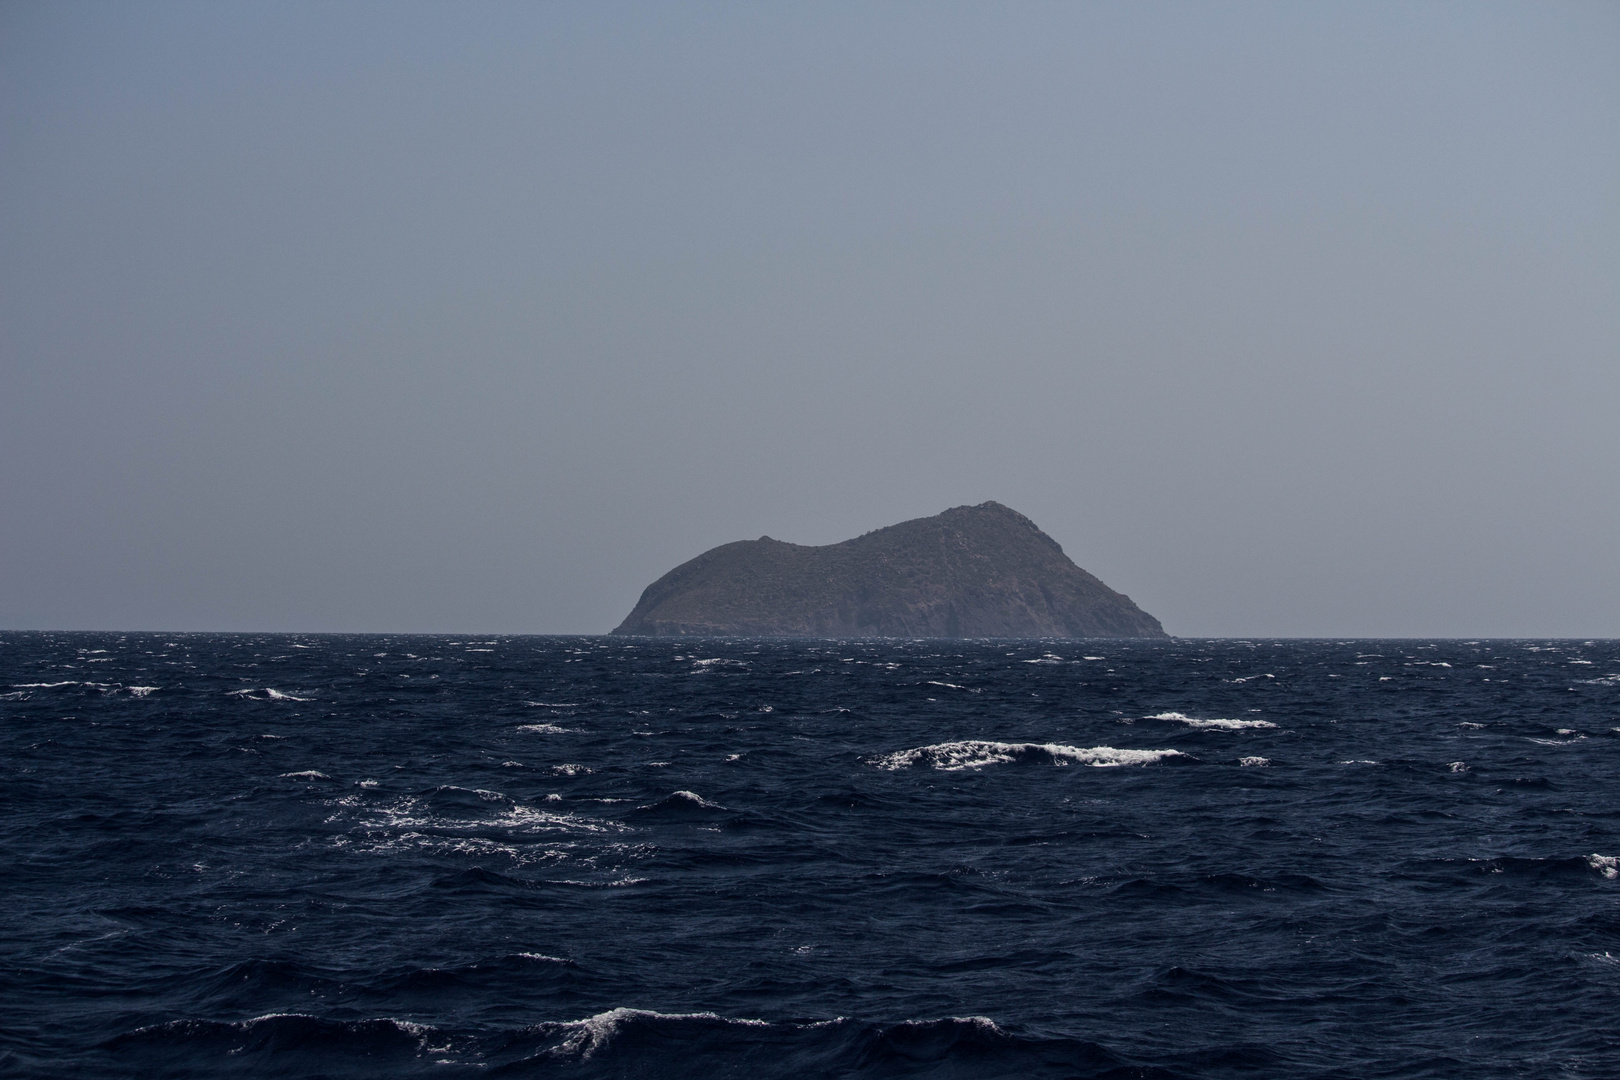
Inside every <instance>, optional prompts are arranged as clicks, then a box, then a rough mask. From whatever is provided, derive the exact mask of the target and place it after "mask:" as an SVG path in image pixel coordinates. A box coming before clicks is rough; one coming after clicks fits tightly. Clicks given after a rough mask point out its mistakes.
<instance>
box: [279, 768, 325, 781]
mask: <svg viewBox="0 0 1620 1080" xmlns="http://www.w3.org/2000/svg"><path fill="white" fill-rule="evenodd" d="M281 779H283V780H330V779H332V778H331V777H330V776H327V775H326V774H325V773H323V772H316V771H315V770H314V769H305V770H304V771H303V772H284V773H282V774H281Z"/></svg>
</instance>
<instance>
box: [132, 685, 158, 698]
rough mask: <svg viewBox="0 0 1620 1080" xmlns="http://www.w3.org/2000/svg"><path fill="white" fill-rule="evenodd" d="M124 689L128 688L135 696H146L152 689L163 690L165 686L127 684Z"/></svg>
mask: <svg viewBox="0 0 1620 1080" xmlns="http://www.w3.org/2000/svg"><path fill="white" fill-rule="evenodd" d="M124 689H125V690H128V691H129V692H130V693H131V694H133V695H134V696H135V697H145V696H146V695H147V694H150V693H151V692H152V691H154V690H161V689H163V688H162V687H161V686H126V687H124Z"/></svg>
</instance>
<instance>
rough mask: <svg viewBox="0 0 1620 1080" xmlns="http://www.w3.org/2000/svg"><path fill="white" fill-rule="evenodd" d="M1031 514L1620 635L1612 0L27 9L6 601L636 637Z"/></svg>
mask: <svg viewBox="0 0 1620 1080" xmlns="http://www.w3.org/2000/svg"><path fill="white" fill-rule="evenodd" d="M986 499H996V500H998V501H1000V502H1004V503H1007V504H1008V505H1010V506H1012V507H1014V508H1015V509H1017V510H1020V511H1022V512H1023V513H1025V514H1028V515H1029V516H1030V517H1032V518H1033V519H1034V520H1035V521H1036V522H1037V523H1038V524H1039V525H1040V526H1041V527H1042V528H1044V529H1045V530H1046V531H1047V532H1048V533H1050V534H1051V535H1052V536H1053V537H1055V538H1056V539H1057V540H1058V541H1059V542H1060V543H1062V544H1063V545H1064V548H1065V550H1067V551H1068V553H1069V554H1070V555H1071V556H1073V557H1074V559H1075V560H1076V561H1077V562H1078V563H1080V565H1082V566H1084V567H1085V568H1086V569H1088V570H1091V571H1092V572H1093V573H1096V574H1097V575H1098V576H1100V577H1101V578H1102V579H1103V580H1104V581H1106V582H1108V583H1109V584H1110V585H1112V586H1114V587H1115V588H1117V589H1120V590H1121V591H1123V592H1126V593H1129V594H1130V595H1131V596H1132V597H1133V598H1134V599H1135V600H1136V601H1137V602H1138V603H1140V604H1141V605H1142V606H1143V607H1144V608H1145V609H1146V610H1147V611H1149V612H1151V613H1152V614H1154V615H1156V616H1158V617H1159V618H1160V619H1161V620H1162V621H1163V623H1164V625H1165V628H1166V629H1167V630H1169V631H1170V632H1171V633H1172V634H1179V635H1310V636H1314V635H1324V636H1326V635H1335V636H1337V635H1415V636H1449V635H1462V636H1485V635H1491V636H1511V635H1559V636H1581V637H1584V636H1600V635H1601V636H1620V4H1613V3H1593V4H1560V3H1532V4H1486V3H1474V2H1470V3H1461V4H1440V3H1394V4H1376V3H1354V4H1344V5H1332V4H1325V3H1311V4H1211V3H1201V4H1144V3H1134V2H1133V3H1128V4H1127V3H1119V4H1112V5H1102V4H1091V5H1082V4H1072V3H1064V4H1051V5H1047V4H999V3H998V4H976V5H952V4H943V3H927V4H903V3H884V4H869V3H855V4H847V5H840V4H834V3H824V2H818V3H815V4H802V5H784V4H745V3H736V4H718V5H701V4H692V3H681V4H675V3H668V4H640V5H615V4H605V3H600V2H595V0H593V2H591V3H580V4H572V5H569V4H555V5H541V4H532V3H524V4H510V5H507V4H470V3H443V4H432V5H413V4H402V3H387V4H362V3H312V4H302V5H300V4H293V3H279V2H278V3H262V4H256V5H232V4H225V3H218V2H215V0H210V2H207V3H200V4H194V5H182V4H164V3H157V4H152V3H135V4H121V3H98V4H74V3H58V2H51V3H44V2H41V3H17V2H11V3H6V4H4V5H3V6H0V626H9V627H13V628H83V629H95V628H108V629H141V628H153V629H214V630H227V629H267V630H274V629H285V630H386V631H406V630H444V631H489V632H540V633H552V632H592V633H596V632H604V631H606V630H608V629H610V628H611V627H612V626H614V625H615V624H616V623H618V621H619V620H620V619H621V618H623V616H624V615H625V614H626V613H627V612H628V611H629V609H630V607H631V606H632V604H633V603H634V602H635V600H636V598H637V596H638V595H639V594H640V592H641V590H642V588H643V587H645V586H646V585H647V584H648V583H649V582H650V581H652V580H653V579H654V578H656V577H657V576H658V575H660V574H662V573H663V572H664V571H666V570H668V569H670V568H671V567H672V566H674V565H675V564H677V563H679V562H682V561H684V560H685V559H687V558H690V557H691V556H693V555H696V554H698V553H699V552H701V551H703V550H704V549H706V548H709V547H711V546H713V545H715V544H719V543H723V542H726V541H729V540H736V539H745V538H753V537H757V536H759V535H761V534H765V533H768V534H770V535H771V536H774V537H777V538H779V539H784V540H792V541H796V542H799V543H828V542H832V541H837V540H842V539H846V538H848V537H851V536H854V535H856V534H858V533H861V532H864V531H866V530H868V529H872V528H876V527H878V526H881V525H886V524H890V523H893V522H896V521H899V520H902V519H905V518H910V517H917V516H921V515H925V514H933V513H937V512H939V511H940V510H943V509H945V508H946V507H949V506H955V505H960V504H963V503H977V502H982V501H984V500H986Z"/></svg>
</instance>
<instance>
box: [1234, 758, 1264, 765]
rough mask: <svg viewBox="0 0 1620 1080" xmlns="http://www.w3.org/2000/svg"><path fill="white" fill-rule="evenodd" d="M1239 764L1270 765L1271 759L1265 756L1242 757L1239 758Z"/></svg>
mask: <svg viewBox="0 0 1620 1080" xmlns="http://www.w3.org/2000/svg"><path fill="white" fill-rule="evenodd" d="M1238 764H1239V765H1249V766H1264V765H1270V764H1271V759H1270V758H1263V757H1240V758H1238Z"/></svg>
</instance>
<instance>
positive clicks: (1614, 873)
mask: <svg viewBox="0 0 1620 1080" xmlns="http://www.w3.org/2000/svg"><path fill="white" fill-rule="evenodd" d="M1586 865H1587V866H1590V867H1591V868H1592V869H1594V870H1596V871H1597V872H1598V873H1600V874H1602V875H1603V876H1604V877H1606V878H1608V879H1609V880H1611V881H1612V880H1614V879H1615V878H1620V858H1617V857H1616V856H1613V855H1588V856H1587V857H1586Z"/></svg>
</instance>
